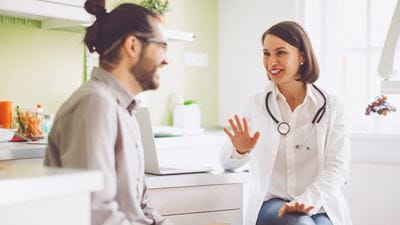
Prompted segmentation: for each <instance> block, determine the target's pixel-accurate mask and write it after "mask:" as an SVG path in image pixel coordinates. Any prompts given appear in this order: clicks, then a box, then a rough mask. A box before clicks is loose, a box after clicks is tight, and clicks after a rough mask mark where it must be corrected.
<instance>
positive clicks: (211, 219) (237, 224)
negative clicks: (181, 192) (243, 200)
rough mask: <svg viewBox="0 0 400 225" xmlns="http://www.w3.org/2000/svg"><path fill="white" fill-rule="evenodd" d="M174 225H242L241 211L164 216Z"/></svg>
mask: <svg viewBox="0 0 400 225" xmlns="http://www.w3.org/2000/svg"><path fill="white" fill-rule="evenodd" d="M165 218H167V219H168V220H169V221H171V222H172V223H173V224H174V225H188V224H189V225H206V224H209V223H223V224H229V225H242V223H243V216H242V210H228V211H219V212H208V213H193V214H184V215H175V216H166V217H165Z"/></svg>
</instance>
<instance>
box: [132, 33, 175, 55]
mask: <svg viewBox="0 0 400 225" xmlns="http://www.w3.org/2000/svg"><path fill="white" fill-rule="evenodd" d="M136 37H137V38H138V39H139V40H141V41H143V42H146V43H153V44H156V45H159V46H161V48H162V49H163V50H164V52H166V51H167V49H168V43H167V42H164V41H156V40H151V39H146V38H143V37H138V36H136Z"/></svg>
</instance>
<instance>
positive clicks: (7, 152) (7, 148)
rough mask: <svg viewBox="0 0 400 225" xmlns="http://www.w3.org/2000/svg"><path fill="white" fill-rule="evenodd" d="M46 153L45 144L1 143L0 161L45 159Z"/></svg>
mask: <svg viewBox="0 0 400 225" xmlns="http://www.w3.org/2000/svg"><path fill="white" fill-rule="evenodd" d="M45 151H46V145H44V144H28V143H24V142H0V161H1V160H14V159H32V158H43V157H44V155H45Z"/></svg>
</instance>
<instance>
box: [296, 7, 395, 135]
mask: <svg viewBox="0 0 400 225" xmlns="http://www.w3.org/2000/svg"><path fill="white" fill-rule="evenodd" d="M396 3H397V0H385V1H380V0H333V1H322V0H307V1H305V13H304V25H305V29H306V30H307V31H308V33H309V34H310V36H311V39H312V42H313V44H314V47H315V51H316V54H317V57H318V59H319V62H320V66H321V76H320V80H319V81H318V85H320V86H321V87H323V88H324V89H325V90H327V91H328V92H330V93H332V94H335V95H338V96H340V97H341V98H342V100H343V101H344V104H345V109H346V114H347V118H348V121H349V126H350V129H351V130H353V131H368V130H370V129H371V118H369V117H367V116H364V113H365V108H366V106H367V104H369V103H370V102H372V101H373V100H374V99H375V97H376V96H378V95H379V94H380V81H381V80H382V79H381V78H380V77H379V76H378V74H377V66H378V63H379V59H380V54H381V51H382V48H383V44H384V42H385V38H386V34H387V30H388V28H389V25H390V22H391V18H392V15H393V12H394V9H395V6H396ZM399 51H400V48H399V46H398V52H399ZM399 55H400V53H398V54H397V56H396V57H397V59H396V60H395V62H396V61H397V64H395V65H399V62H400V59H399V58H400V56H399ZM397 77H400V76H399V75H397ZM395 79H396V78H395ZM397 79H399V78H397ZM389 101H390V103H392V104H394V105H395V106H396V107H397V108H398V109H399V107H400V96H389ZM398 111H399V110H398ZM398 114H399V112H396V113H395V116H391V117H393V118H390V119H393V122H394V124H397V126H398V127H400V116H399V115H398ZM396 117H397V118H396ZM398 129H399V128H398Z"/></svg>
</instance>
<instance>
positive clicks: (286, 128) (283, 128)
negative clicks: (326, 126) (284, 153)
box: [265, 84, 326, 150]
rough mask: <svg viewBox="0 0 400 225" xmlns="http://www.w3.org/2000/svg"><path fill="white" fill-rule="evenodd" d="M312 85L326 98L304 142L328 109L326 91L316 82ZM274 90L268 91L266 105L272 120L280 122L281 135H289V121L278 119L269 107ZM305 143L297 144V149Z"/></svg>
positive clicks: (305, 141) (279, 131)
mask: <svg viewBox="0 0 400 225" xmlns="http://www.w3.org/2000/svg"><path fill="white" fill-rule="evenodd" d="M312 86H313V87H314V88H315V89H316V90H317V91H318V92H319V93H320V94H321V96H322V98H323V99H324V104H323V105H322V106H321V108H319V109H318V111H317V112H316V113H315V115H314V118H313V119H312V121H311V125H312V126H310V127H309V128H308V130H307V132H306V133H305V135H307V137H304V138H303V140H304V143H307V140H308V137H309V133H310V131H311V128H312V127H313V126H314V125H315V124H316V123H319V121H321V119H322V117H323V116H324V114H325V110H326V97H325V95H324V93H322V91H321V90H320V89H319V88H317V86H315V85H314V84H312ZM271 93H272V91H270V92H268V93H267V97H266V99H265V107H266V108H267V112H268V114H269V115H270V116H271V118H272V120H273V121H274V122H275V123H276V124H278V128H277V130H278V133H280V134H281V135H287V134H288V133H289V131H290V126H289V123H287V122H284V121H279V120H278V119H276V117H275V116H274V115H273V114H272V112H271V110H270V109H269V104H268V103H269V96H270V95H271ZM304 143H303V144H302V145H296V146H295V147H296V148H297V149H299V148H302V147H303V146H304ZM307 150H310V148H309V147H307Z"/></svg>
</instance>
